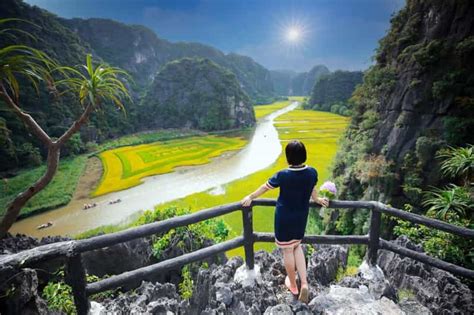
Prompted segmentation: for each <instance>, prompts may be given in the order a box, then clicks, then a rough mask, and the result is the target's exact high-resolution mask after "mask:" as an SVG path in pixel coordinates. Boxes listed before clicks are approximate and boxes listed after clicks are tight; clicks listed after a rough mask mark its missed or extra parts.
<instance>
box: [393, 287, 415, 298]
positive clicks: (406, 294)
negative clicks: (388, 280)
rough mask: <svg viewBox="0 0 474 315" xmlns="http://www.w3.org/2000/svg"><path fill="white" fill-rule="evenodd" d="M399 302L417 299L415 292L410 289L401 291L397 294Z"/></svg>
mask: <svg viewBox="0 0 474 315" xmlns="http://www.w3.org/2000/svg"><path fill="white" fill-rule="evenodd" d="M397 296H398V300H399V301H401V300H403V299H415V298H416V294H415V292H414V291H413V290H410V289H400V290H398V292H397Z"/></svg>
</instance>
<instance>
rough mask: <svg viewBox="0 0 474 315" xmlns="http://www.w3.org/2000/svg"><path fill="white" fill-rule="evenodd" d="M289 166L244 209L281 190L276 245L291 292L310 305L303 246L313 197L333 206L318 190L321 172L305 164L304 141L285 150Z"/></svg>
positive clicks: (246, 200) (253, 195) (248, 198)
mask: <svg viewBox="0 0 474 315" xmlns="http://www.w3.org/2000/svg"><path fill="white" fill-rule="evenodd" d="M285 154H286V160H287V162H288V165H289V167H288V168H286V169H283V170H281V171H279V172H277V173H276V174H274V175H273V176H272V177H271V178H270V179H269V180H268V181H267V182H265V183H264V184H263V185H261V186H260V187H259V188H258V189H257V190H255V191H254V192H253V193H251V194H250V195H248V196H246V197H245V198H244V199H242V201H241V203H242V205H243V206H244V207H249V206H250V205H251V204H252V200H253V199H255V198H257V197H259V196H261V195H262V194H264V193H265V192H267V191H269V190H271V189H276V188H279V189H280V194H279V196H278V200H277V203H276V210H275V218H274V229H275V243H276V245H277V247H278V248H280V249H281V250H282V252H283V261H284V264H285V269H286V273H287V276H286V278H285V285H286V287H287V288H288V289H289V290H290V292H291V293H292V294H294V295H296V296H298V299H299V300H300V301H302V302H304V303H307V302H308V297H309V296H308V295H309V289H308V281H307V277H306V261H305V256H304V253H303V249H302V247H301V240H302V239H303V237H304V232H305V228H306V222H307V220H308V212H309V201H310V198H312V199H313V200H314V201H315V202H317V203H319V204H320V205H321V206H323V207H327V206H328V205H329V200H328V199H327V198H319V197H318V194H317V190H316V189H315V187H316V183H317V182H318V172H317V171H316V169H315V168H313V167H311V166H308V165H305V164H304V163H305V162H306V155H307V154H306V148H305V146H304V144H303V143H302V142H300V141H296V140H294V141H291V142H289V143H288V144H287V146H286V148H285ZM295 271H297V272H298V276H299V280H300V284H301V286H300V288H299V289H298V286H297V283H296V272H295Z"/></svg>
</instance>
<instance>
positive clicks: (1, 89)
mask: <svg viewBox="0 0 474 315" xmlns="http://www.w3.org/2000/svg"><path fill="white" fill-rule="evenodd" d="M0 97H1V98H2V99H3V100H4V101H5V103H6V104H7V106H8V107H9V108H10V109H11V110H13V112H15V114H16V115H17V116H18V117H19V118H20V119H21V120H22V121H23V122H24V123H25V124H26V125H27V126H28V127H29V129H30V130H31V132H33V133H34V134H35V135H36V136H37V137H38V138H39V139H40V140H41V141H42V142H43V143H44V144H45V145H46V147H48V148H49V147H50V146H51V145H52V144H53V141H52V140H51V138H50V137H49V136H48V134H47V133H46V132H45V131H44V130H43V128H41V126H40V125H38V123H37V122H36V121H35V120H34V119H33V117H31V115H30V114H27V113H25V112H24V111H23V110H22V109H21V108H20V107H19V106H18V105H17V104H16V103H15V102H14V101H13V100H12V98H11V97H10V95H9V94H8V92H7V90H6V89H5V86H4V85H3V84H2V83H0Z"/></svg>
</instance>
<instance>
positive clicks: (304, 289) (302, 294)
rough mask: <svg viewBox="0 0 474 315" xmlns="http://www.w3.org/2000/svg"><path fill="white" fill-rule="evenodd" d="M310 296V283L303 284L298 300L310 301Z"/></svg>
mask: <svg viewBox="0 0 474 315" xmlns="http://www.w3.org/2000/svg"><path fill="white" fill-rule="evenodd" d="M308 297H309V290H308V284H307V283H306V284H302V285H301V291H300V296H299V297H298V300H300V301H301V302H303V303H308Z"/></svg>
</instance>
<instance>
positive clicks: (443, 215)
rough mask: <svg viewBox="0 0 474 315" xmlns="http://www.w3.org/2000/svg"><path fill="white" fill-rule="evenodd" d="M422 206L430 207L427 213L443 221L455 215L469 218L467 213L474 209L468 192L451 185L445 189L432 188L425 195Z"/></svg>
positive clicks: (473, 203) (473, 202)
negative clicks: (433, 214)
mask: <svg viewBox="0 0 474 315" xmlns="http://www.w3.org/2000/svg"><path fill="white" fill-rule="evenodd" d="M422 204H423V205H424V206H429V207H430V208H429V209H428V212H432V213H435V215H436V216H437V217H438V218H440V219H443V220H446V219H447V216H448V215H450V214H451V215H457V216H458V217H459V218H465V217H469V216H470V213H468V212H469V211H470V210H471V209H472V207H474V201H473V200H472V199H471V196H470V195H469V191H468V190H467V189H465V188H464V187H460V186H456V185H453V184H452V185H450V186H449V187H446V188H445V189H439V188H433V190H431V191H429V192H427V193H426V197H425V200H424V201H423V203H422Z"/></svg>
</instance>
